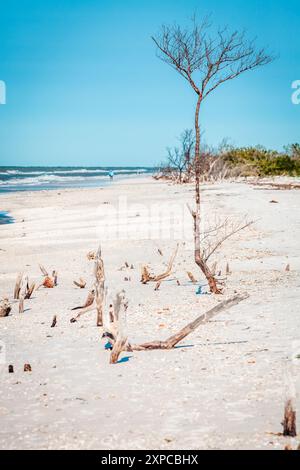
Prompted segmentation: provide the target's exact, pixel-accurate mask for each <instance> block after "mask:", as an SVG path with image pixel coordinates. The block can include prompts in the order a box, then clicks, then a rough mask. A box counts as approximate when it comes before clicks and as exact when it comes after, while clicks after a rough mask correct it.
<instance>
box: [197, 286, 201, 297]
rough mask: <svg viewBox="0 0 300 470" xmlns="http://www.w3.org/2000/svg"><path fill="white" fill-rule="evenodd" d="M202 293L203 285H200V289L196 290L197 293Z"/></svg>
mask: <svg viewBox="0 0 300 470" xmlns="http://www.w3.org/2000/svg"><path fill="white" fill-rule="evenodd" d="M201 294H202V286H199V287H198V289H197V290H196V295H201Z"/></svg>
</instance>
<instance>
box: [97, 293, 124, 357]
mask: <svg viewBox="0 0 300 470" xmlns="http://www.w3.org/2000/svg"><path fill="white" fill-rule="evenodd" d="M111 306H112V307H113V314H111V313H110V314H109V318H108V322H107V324H106V325H105V326H106V331H105V333H104V334H103V337H107V338H109V342H110V344H111V345H112V351H111V355H110V364H115V363H116V362H118V359H119V356H120V354H121V352H122V351H124V350H126V349H127V348H128V341H127V336H126V335H125V333H124V321H125V317H126V311H127V308H128V301H127V300H126V297H125V292H124V291H121V292H119V293H118V294H117V295H116V298H115V300H114V302H113V305H111ZM111 319H113V322H112V321H111Z"/></svg>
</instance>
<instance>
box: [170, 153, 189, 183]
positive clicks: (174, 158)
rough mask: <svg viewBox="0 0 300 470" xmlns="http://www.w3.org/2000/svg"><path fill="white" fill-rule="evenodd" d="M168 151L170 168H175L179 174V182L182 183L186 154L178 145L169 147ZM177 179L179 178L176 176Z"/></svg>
mask: <svg viewBox="0 0 300 470" xmlns="http://www.w3.org/2000/svg"><path fill="white" fill-rule="evenodd" d="M167 152H168V168H170V169H171V170H172V172H173V171H174V170H175V171H176V174H178V179H179V183H182V173H183V171H184V170H185V168H186V160H185V156H184V154H183V153H182V152H181V151H180V149H179V148H178V147H174V148H170V147H168V148H167ZM176 179H177V178H176Z"/></svg>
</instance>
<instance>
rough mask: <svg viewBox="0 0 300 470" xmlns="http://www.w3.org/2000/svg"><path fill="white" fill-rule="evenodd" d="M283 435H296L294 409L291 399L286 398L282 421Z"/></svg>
mask: <svg viewBox="0 0 300 470" xmlns="http://www.w3.org/2000/svg"><path fill="white" fill-rule="evenodd" d="M282 426H283V435H284V436H290V437H296V436H297V432H296V411H295V409H294V405H293V400H291V399H288V400H287V401H286V403H285V407H284V418H283V421H282Z"/></svg>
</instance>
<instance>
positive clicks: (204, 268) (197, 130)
mask: <svg viewBox="0 0 300 470" xmlns="http://www.w3.org/2000/svg"><path fill="white" fill-rule="evenodd" d="M201 102H202V95H201V94H200V95H198V100H197V106H196V111H195V134H196V144H195V202H196V210H195V212H194V213H193V217H194V256H195V263H196V264H197V265H198V266H199V268H200V269H201V271H202V272H203V274H204V276H205V277H206V279H207V282H208V285H209V289H210V292H212V293H213V294H221V290H220V289H218V286H217V281H216V279H215V277H214V276H213V274H212V272H211V270H210V269H209V267H208V266H207V264H206V262H205V260H204V259H203V258H202V256H201V247H200V202H201V199H200V127H199V112H200V107H201Z"/></svg>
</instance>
